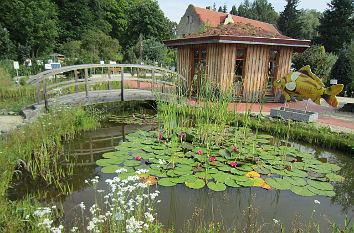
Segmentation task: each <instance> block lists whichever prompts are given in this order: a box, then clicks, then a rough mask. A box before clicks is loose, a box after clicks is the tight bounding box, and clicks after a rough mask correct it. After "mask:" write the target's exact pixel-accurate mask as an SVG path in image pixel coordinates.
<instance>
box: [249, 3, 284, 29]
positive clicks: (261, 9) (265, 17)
mask: <svg viewBox="0 0 354 233" xmlns="http://www.w3.org/2000/svg"><path fill="white" fill-rule="evenodd" d="M251 12H252V16H253V19H256V20H259V21H263V22H267V23H271V24H276V22H277V20H278V17H279V15H278V13H277V12H276V11H275V10H274V7H273V6H272V4H271V3H269V2H268V1H267V0H255V1H254V2H253V3H252V6H251Z"/></svg>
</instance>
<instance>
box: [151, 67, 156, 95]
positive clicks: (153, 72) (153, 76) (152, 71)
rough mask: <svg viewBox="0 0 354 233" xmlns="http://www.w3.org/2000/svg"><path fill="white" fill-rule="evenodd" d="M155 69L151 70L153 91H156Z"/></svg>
mask: <svg viewBox="0 0 354 233" xmlns="http://www.w3.org/2000/svg"><path fill="white" fill-rule="evenodd" d="M154 80H155V69H152V70H151V91H153V90H154Z"/></svg>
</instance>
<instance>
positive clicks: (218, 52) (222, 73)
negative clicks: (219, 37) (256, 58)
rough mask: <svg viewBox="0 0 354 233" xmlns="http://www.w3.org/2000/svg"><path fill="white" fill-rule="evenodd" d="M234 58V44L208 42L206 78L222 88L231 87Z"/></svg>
mask: <svg viewBox="0 0 354 233" xmlns="http://www.w3.org/2000/svg"><path fill="white" fill-rule="evenodd" d="M235 58H236V46H235V45H233V44H210V45H209V46H208V47H207V71H208V73H207V74H208V78H209V79H210V80H211V81H212V82H213V83H218V84H219V85H220V87H221V89H223V90H227V89H228V88H232V80H233V76H234V69H235Z"/></svg>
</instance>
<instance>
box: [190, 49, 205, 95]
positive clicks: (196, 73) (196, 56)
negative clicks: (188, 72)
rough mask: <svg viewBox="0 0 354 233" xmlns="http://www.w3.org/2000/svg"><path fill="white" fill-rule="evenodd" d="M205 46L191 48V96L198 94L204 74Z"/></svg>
mask: <svg viewBox="0 0 354 233" xmlns="http://www.w3.org/2000/svg"><path fill="white" fill-rule="evenodd" d="M206 57H207V50H206V47H196V48H194V49H193V66H192V79H193V80H192V86H191V88H192V90H191V94H192V96H198V94H199V90H200V87H201V85H202V81H203V80H204V79H203V76H205V74H206Z"/></svg>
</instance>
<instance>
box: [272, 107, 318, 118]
mask: <svg viewBox="0 0 354 233" xmlns="http://www.w3.org/2000/svg"><path fill="white" fill-rule="evenodd" d="M270 116H271V117H278V118H282V119H284V120H293V121H302V122H315V121H317V120H318V113H317V112H310V111H304V110H298V109H293V108H284V107H281V108H280V109H275V108H272V109H271V110H270Z"/></svg>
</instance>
